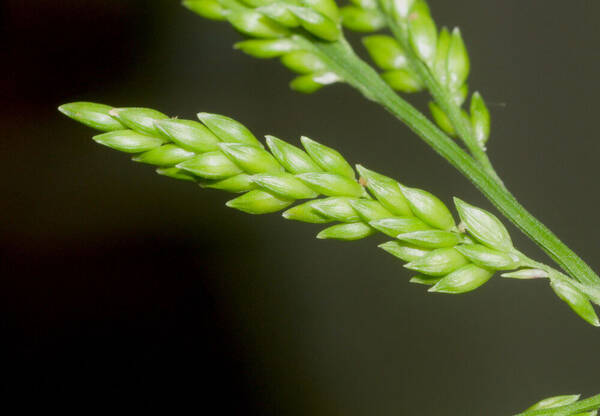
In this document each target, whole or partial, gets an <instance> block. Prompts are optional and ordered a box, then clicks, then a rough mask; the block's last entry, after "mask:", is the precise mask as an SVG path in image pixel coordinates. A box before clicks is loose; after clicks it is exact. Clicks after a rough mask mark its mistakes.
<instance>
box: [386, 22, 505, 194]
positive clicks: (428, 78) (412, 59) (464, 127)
mask: <svg viewBox="0 0 600 416" xmlns="http://www.w3.org/2000/svg"><path fill="white" fill-rule="evenodd" d="M384 14H385V16H386V21H387V24H388V27H389V28H390V30H391V32H392V34H393V35H394V37H395V38H396V39H397V40H398V42H400V44H401V45H402V47H403V49H404V52H405V53H406V57H407V59H408V61H409V63H410V65H411V68H412V69H413V70H414V71H415V72H416V73H417V75H419V78H420V79H421V81H422V82H423V83H424V84H425V86H426V87H427V89H428V90H429V92H430V93H431V95H432V96H433V99H434V100H435V101H436V102H437V104H438V105H439V106H440V108H441V109H442V110H443V111H444V113H446V115H447V116H448V118H449V119H450V122H451V123H452V125H453V126H454V128H455V129H456V133H457V134H458V137H460V138H461V139H462V141H463V142H464V144H465V146H467V149H469V152H470V153H471V155H472V156H473V158H475V160H476V161H477V162H479V164H481V166H482V167H483V168H484V169H485V170H486V171H488V173H489V174H490V175H491V176H493V177H494V178H495V179H496V180H497V181H499V182H500V183H501V184H502V180H501V179H500V177H499V176H498V174H497V173H496V170H495V169H494V167H493V165H492V162H491V161H490V159H489V157H488V155H487V153H486V152H485V151H484V150H483V149H482V148H481V146H480V145H479V143H477V140H476V139H475V135H474V132H473V128H472V127H471V125H470V124H469V122H468V120H466V119H465V117H463V115H462V113H461V109H460V107H459V106H457V105H456V104H455V103H454V101H453V100H452V97H450V96H449V94H448V92H447V91H446V90H445V89H444V88H442V86H441V85H440V83H439V82H438V81H437V79H435V77H434V76H433V74H432V73H431V71H430V70H429V68H427V66H426V65H425V64H424V63H423V62H422V61H421V60H420V59H419V58H418V57H417V55H416V54H415V52H414V51H413V48H412V47H411V46H410V44H409V41H408V37H407V34H406V30H405V29H404V28H402V27H401V26H400V25H398V23H396V21H395V20H394V18H393V17H392V16H390V15H389V13H384Z"/></svg>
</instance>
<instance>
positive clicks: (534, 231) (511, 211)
mask: <svg viewBox="0 0 600 416" xmlns="http://www.w3.org/2000/svg"><path fill="white" fill-rule="evenodd" d="M300 38H301V37H299V40H302V39H303V40H304V42H305V46H306V47H307V48H311V49H312V50H313V51H314V52H315V53H318V54H319V55H320V57H321V58H322V59H323V60H324V61H326V63H327V64H328V65H329V66H330V67H331V68H332V69H333V70H334V71H335V72H337V73H338V74H339V75H340V76H341V77H342V78H343V79H344V80H345V81H346V82H348V83H349V84H350V85H352V86H353V87H355V88H357V89H358V90H359V91H361V92H362V93H363V95H364V96H365V97H367V98H369V99H370V100H373V101H375V102H377V103H379V104H380V105H382V106H383V107H384V108H385V109H387V110H388V111H389V112H390V113H392V114H393V115H394V116H395V117H397V118H398V119H399V120H401V121H402V122H404V123H405V124H406V125H407V126H408V127H409V128H410V129H411V130H412V131H414V132H415V133H416V134H417V135H418V136H419V137H420V138H421V139H423V140H424V141H425V142H426V143H427V144H428V145H429V146H431V147H432V148H433V149H434V150H435V151H436V152H437V153H439V154H440V155H441V156H442V157H443V158H445V159H446V160H447V161H448V162H450V163H451V164H452V165H453V166H454V167H455V168H456V169H458V170H459V171H460V172H461V173H462V174H463V175H464V176H466V177H467V178H468V179H469V180H470V181H471V182H472V183H473V184H474V185H475V186H476V187H477V188H478V189H479V190H480V191H481V192H482V193H483V194H484V195H485V196H486V197H487V198H488V199H489V200H490V201H491V202H492V203H493V204H494V205H495V206H496V207H497V208H498V210H500V212H502V213H503V214H504V215H505V216H506V217H507V218H508V219H510V220H511V221H512V222H513V223H514V224H515V225H516V226H517V227H519V228H520V229H521V230H522V231H523V232H524V233H525V234H526V235H527V236H528V237H529V238H531V239H532V240H534V241H535V242H536V243H537V244H538V245H539V246H540V247H541V248H542V249H544V251H545V252H546V253H547V254H548V255H549V256H550V257H551V258H552V259H553V260H555V261H556V262H557V263H558V264H559V265H560V266H561V267H562V268H563V269H564V270H565V271H567V272H568V273H570V274H571V275H572V276H573V277H575V278H577V279H578V280H579V281H580V282H581V283H583V284H585V285H588V286H591V287H594V288H595V289H596V290H598V288H600V277H598V276H597V275H596V273H594V271H593V270H592V269H591V268H590V267H589V266H588V265H587V264H586V263H585V262H584V261H583V260H582V259H581V258H580V257H579V256H577V254H575V253H574V252H573V251H572V250H571V249H570V248H569V247H567V246H566V245H565V244H564V243H563V242H562V241H560V240H559V239H558V237H556V235H554V233H552V231H550V230H549V229H548V228H547V227H546V226H545V225H543V224H542V223H541V222H540V221H538V220H537V219H536V218H535V217H533V216H532V215H531V214H530V213H529V212H527V210H525V208H524V207H523V206H521V204H519V202H518V201H517V200H516V199H515V197H514V196H513V195H512V194H511V193H510V192H509V191H508V190H507V189H506V188H505V187H504V186H503V185H502V184H501V183H500V182H498V181H497V180H496V179H495V178H494V177H493V175H491V174H490V173H489V172H488V171H486V170H484V169H483V168H482V167H481V165H480V164H479V163H478V162H476V161H475V160H474V159H473V158H472V157H471V156H469V155H468V154H467V153H466V152H465V151H464V150H462V149H461V148H460V147H459V146H458V145H457V144H456V143H455V142H454V141H453V140H452V139H451V138H450V137H448V136H447V135H446V134H444V133H443V132H442V131H441V130H440V129H439V128H437V127H436V126H435V125H434V124H433V123H432V122H431V121H429V119H428V118H427V117H425V116H424V115H423V114H422V113H420V112H419V111H418V110H417V109H416V108H414V107H413V106H412V105H410V104H409V103H408V102H406V101H405V100H403V99H402V98H401V97H400V96H398V94H396V93H395V92H394V91H393V90H392V89H391V88H390V87H389V86H388V85H387V84H386V83H385V81H383V79H382V78H381V77H380V76H379V74H377V72H375V71H374V70H373V69H372V68H371V67H370V66H369V65H368V64H367V63H365V62H364V61H363V60H361V59H360V58H359V57H358V56H357V55H356V54H355V53H354V51H353V50H352V48H351V47H350V45H349V44H348V43H347V42H346V41H345V40H344V39H342V40H341V41H339V42H333V43H328V42H318V41H315V40H314V39H307V38H302V39H300Z"/></svg>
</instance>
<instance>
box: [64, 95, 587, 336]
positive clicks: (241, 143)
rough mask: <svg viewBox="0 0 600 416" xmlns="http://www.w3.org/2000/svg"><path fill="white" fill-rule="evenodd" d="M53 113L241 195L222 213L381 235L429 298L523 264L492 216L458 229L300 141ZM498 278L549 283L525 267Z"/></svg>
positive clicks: (215, 127) (194, 125) (204, 124)
mask: <svg viewBox="0 0 600 416" xmlns="http://www.w3.org/2000/svg"><path fill="white" fill-rule="evenodd" d="M60 110H61V111H62V112H63V113H64V114H66V115H67V116H69V117H71V118H73V119H75V120H77V121H80V122H82V123H84V124H86V125H88V126H90V127H93V128H95V129H98V130H101V131H103V132H104V133H102V134H99V135H97V136H95V137H94V140H95V141H96V142H98V143H100V144H102V145H105V146H108V147H111V148H113V149H115V150H119V151H122V152H126V153H131V154H134V157H133V160H134V161H136V162H141V163H145V164H149V165H153V166H156V167H157V172H158V173H159V174H161V175H166V176H169V177H172V178H176V179H181V180H187V181H193V182H197V183H198V184H200V186H202V187H204V188H213V189H220V190H223V191H228V192H232V193H239V194H241V195H239V196H237V197H236V198H234V199H232V200H230V201H228V202H227V204H226V205H227V206H228V207H231V208H235V209H238V210H240V211H243V212H246V213H249V214H266V213H273V212H278V211H284V210H285V211H284V212H283V216H284V217H285V218H287V219H290V220H296V221H302V222H308V223H316V224H330V225H329V226H328V227H327V228H325V229H324V230H323V231H321V232H320V233H319V234H318V236H317V237H318V238H321V239H338V240H346V241H352V240H358V239H362V238H366V237H369V236H371V235H373V234H376V233H382V234H384V235H386V236H389V237H391V238H392V240H390V241H388V242H386V243H383V244H381V245H380V247H381V248H382V249H384V250H385V251H387V252H388V253H391V254H392V255H394V256H396V257H398V258H400V259H402V260H403V261H405V262H407V263H406V265H405V267H406V268H408V269H410V270H412V271H414V272H415V273H417V275H416V276H414V277H413V278H412V279H411V282H413V283H420V284H425V285H429V286H431V288H430V291H432V292H441V293H465V292H469V291H472V290H474V289H476V288H478V287H480V286H481V285H483V284H484V283H485V282H487V281H488V280H489V279H490V278H491V277H492V275H493V274H494V272H495V271H498V270H500V271H511V270H516V269H520V268H522V267H523V266H525V265H527V263H526V262H525V263H524V262H523V259H524V257H523V256H522V255H521V254H520V253H519V252H518V251H517V250H515V248H514V247H513V244H512V241H511V238H510V236H509V234H508V232H507V230H506V228H505V227H504V226H503V225H502V223H501V222H500V221H499V220H498V219H497V218H496V217H495V216H494V215H492V214H491V213H489V212H487V211H485V210H483V209H480V208H477V207H474V206H472V205H470V204H467V203H466V202H464V201H461V200H459V199H455V201H454V202H455V205H456V208H457V210H458V213H459V216H460V218H461V223H460V224H458V225H457V224H456V222H455V220H454V217H453V216H452V213H451V212H450V210H449V209H448V208H447V207H446V205H445V204H444V203H443V202H442V201H441V200H439V199H438V198H437V197H435V196H434V195H432V194H430V193H429V192H427V191H424V190H421V189H416V188H410V187H408V186H405V185H403V184H400V183H398V182H397V181H395V180H393V179H391V178H389V177H387V176H384V175H381V174H379V173H376V172H374V171H372V170H369V169H367V168H365V167H363V166H360V165H358V166H357V167H356V171H355V170H354V169H353V168H352V166H351V165H350V164H349V163H348V162H347V161H346V159H345V158H344V157H343V156H342V155H341V154H340V153H339V152H338V151H336V150H334V149H332V148H329V147H327V146H325V145H323V144H321V143H318V142H316V141H314V140H311V139H309V138H307V137H302V138H301V143H302V146H303V149H301V148H299V147H296V146H294V145H291V144H289V143H287V142H285V141H283V140H280V139H278V138H276V137H274V136H267V137H266V144H267V148H265V147H264V146H263V145H262V144H261V143H260V141H258V140H257V138H256V137H255V136H254V135H253V134H252V133H251V132H250V131H249V130H248V129H247V128H246V127H245V126H244V125H242V124H241V123H239V122H237V121H235V120H233V119H231V118H229V117H226V116H223V115H217V114H210V113H200V114H198V118H199V119H200V121H201V122H198V121H192V120H180V119H173V118H169V117H168V116H166V115H165V114H163V113H161V112H158V111H156V110H152V109H147V108H113V107H110V106H105V105H101V104H94V103H85V102H79V103H71V104H66V105H64V106H61V107H60ZM357 173H358V174H357ZM298 201H301V203H300V204H297V205H295V206H293V207H292V205H293V204H294V203H296V202H298ZM331 224H333V225H331ZM505 276H506V277H512V278H521V279H523V278H535V277H550V276H548V274H547V273H545V272H544V271H542V270H536V269H530V268H525V269H521V270H518V271H516V272H512V273H508V274H505ZM551 283H552V288H553V289H554V291H555V292H556V293H557V294H558V295H559V297H560V298H561V299H563V300H564V301H565V302H567V303H568V304H569V305H570V306H571V307H572V308H573V309H574V310H575V311H576V312H577V313H578V314H579V315H580V316H582V317H583V318H584V319H586V320H587V321H588V322H590V323H593V324H595V325H598V324H599V323H598V318H597V317H596V315H595V312H594V309H593V307H592V306H591V304H590V302H589V300H588V299H587V297H586V296H585V295H584V294H583V293H581V292H580V291H579V290H578V289H577V288H576V287H575V286H573V285H572V284H570V283H569V282H566V281H564V280H554V279H551Z"/></svg>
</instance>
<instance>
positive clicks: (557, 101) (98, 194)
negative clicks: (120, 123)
mask: <svg viewBox="0 0 600 416" xmlns="http://www.w3.org/2000/svg"><path fill="white" fill-rule="evenodd" d="M430 3H431V6H432V8H433V11H434V15H435V18H436V20H437V22H438V23H440V24H448V25H459V26H460V27H461V28H462V30H463V33H464V36H465V38H466V40H467V45H468V47H469V51H470V54H471V59H472V68H473V71H472V76H471V87H472V90H475V89H479V90H481V91H483V94H484V97H485V98H486V99H487V101H488V102H489V103H490V107H491V110H492V112H493V135H492V139H491V142H490V145H489V152H490V154H491V155H492V159H493V160H494V161H495V164H496V166H497V168H498V170H499V172H500V174H501V175H502V176H503V177H504V178H505V181H506V183H507V184H508V186H509V187H510V188H511V189H512V190H513V191H514V193H515V194H516V195H517V197H518V198H519V199H520V200H521V201H522V202H523V203H524V205H525V206H527V207H528V208H529V209H530V210H531V211H532V212H533V213H534V214H535V215H537V216H538V217H539V218H540V219H541V220H543V221H544V222H545V223H546V224H547V225H548V226H549V227H550V228H551V229H553V230H554V231H555V232H556V233H557V234H558V235H559V236H560V237H561V238H563V239H564V240H565V241H566V242H567V243H568V244H569V245H570V246H571V247H572V248H573V249H574V250H575V251H576V252H578V253H579V254H580V255H582V256H583V258H584V259H586V260H587V261H589V263H590V264H591V266H592V267H594V268H595V269H596V270H599V269H600V259H599V258H598V256H597V250H598V231H597V230H598V229H599V228H600V218H599V215H598V205H599V203H600V195H599V193H598V186H597V179H598V173H597V172H598V164H597V154H598V151H599V150H600V145H599V144H598V139H597V137H596V133H595V132H596V129H597V123H598V111H599V110H598V102H597V96H598V92H600V81H599V80H598V76H597V74H598V73H600V59H599V58H600V56H599V52H598V51H599V49H598V40H599V32H598V25H597V16H598V15H599V14H600V2H593V1H576V2H565V1H558V0H556V1H549V0H544V1H542V0H536V1H533V0H532V1H527V2H524V1H520V0H506V1H502V2H489V1H485V2H483V1H476V0H454V1H452V2H449V1H441V0H431V2H430ZM0 8H1V10H2V13H1V17H0V18H1V25H0V32H1V33H0V34H1V36H0V45H2V48H1V50H2V65H1V66H0V100H1V108H2V111H1V112H0V126H1V128H2V133H1V137H2V139H1V141H0V148H1V151H0V157H1V166H2V172H3V174H2V175H1V176H0V190H1V192H2V198H1V199H0V207H1V213H2V218H3V220H2V221H1V222H0V227H1V228H0V257H1V258H0V274H1V276H2V277H1V279H0V326H1V328H0V329H1V332H2V341H1V342H0V353H1V357H2V358H1V364H0V368H1V370H0V380H1V382H0V390H1V391H2V394H3V395H4V396H5V397H13V398H14V397H27V398H29V399H30V400H38V401H41V400H43V398H52V399H53V400H57V401H61V402H62V401H67V400H74V398H85V399H86V400H88V403H101V402H104V403H111V402H114V401H115V400H116V398H118V397H127V398H128V399H129V400H131V401H132V402H135V403H137V404H140V405H148V404H152V405H153V404H155V403H156V402H159V401H163V402H170V403H173V404H177V405H188V406H190V407H191V408H192V409H198V410H200V411H206V410H207V409H209V408H211V407H213V406H216V407H218V408H219V409H220V410H219V414H248V415H282V414H285V415H309V414H310V415H344V416H352V415H405V414H406V415H409V414H420V415H421V414H422V415H431V414H444V415H492V416H495V415H498V416H502V415H508V414H511V413H514V412H516V411H517V410H519V409H521V408H524V407H527V406H528V405H529V404H530V403H532V402H534V401H536V400H538V399H540V398H542V397H545V396H550V395H555V394H566V393H572V392H578V393H583V394H585V395H589V394H593V393H597V392H598V391H599V390H600V382H599V379H598V370H599V369H600V365H598V358H599V355H598V351H600V332H599V330H598V329H594V328H592V327H591V326H588V325H587V324H585V323H584V322H583V321H582V320H580V319H578V318H577V317H576V316H575V315H574V314H573V313H571V312H570V310H569V309H568V308H567V306H566V305H565V304H563V303H562V302H560V301H559V300H558V299H557V298H556V297H555V296H554V295H553V294H552V292H551V291H550V289H549V288H548V287H547V284H546V283H545V282H544V281H539V282H537V281H536V282H515V281H507V280H502V279H493V280H492V281H490V282H489V283H488V284H487V285H485V286H484V287H483V288H481V289H480V290H478V291H476V292H474V293H472V294H468V295H463V296H456V297H453V296H442V295H429V294H427V293H426V291H425V290H424V288H423V287H419V286H415V285H409V284H408V283H407V280H408V278H409V277H410V274H409V273H407V271H405V270H404V269H403V268H402V267H401V263H400V262H399V261H396V260H395V259H394V258H392V257H391V256H389V255H386V254H385V253H383V252H381V251H380V250H378V249H377V248H376V245H375V243H376V241H379V238H375V239H369V240H365V241H361V242H357V243H352V244H350V243H340V242H333V241H316V240H315V239H314V235H315V234H316V232H317V231H318V227H315V226H310V225H305V224H300V223H292V222H286V221H284V220H282V219H281V218H280V216H278V215H269V216H263V217H251V216H248V215H245V214H242V213H240V212H236V211H233V210H229V209H226V208H225V207H224V206H223V204H224V202H225V201H226V200H227V198H228V195H225V194H223V193H219V192H217V191H201V190H200V189H198V188H197V187H195V186H194V185H191V184H188V183H180V182H177V181H173V180H169V179H167V178H163V177H159V176H157V175H155V174H154V173H153V170H152V169H151V168H148V167H145V166H141V165H137V164H135V163H131V162H130V161H129V158H128V157H127V156H125V155H123V154H118V153H117V152H114V151H110V150H108V149H106V148H102V147H100V146H97V145H96V144H94V143H93V142H92V140H90V137H91V135H92V134H93V132H92V131H91V130H90V129H88V128H86V127H83V126H81V125H78V124H76V123H74V122H72V121H70V120H68V119H66V118H65V117H64V116H62V115H60V114H59V113H58V112H57V111H56V107H57V106H58V105H59V104H61V103H65V102H69V101H76V100H90V101H98V102H103V103H107V104H111V105H114V106H147V107H153V108H157V109H160V110H161V111H163V112H165V113H167V114H170V115H177V116H180V117H185V118H193V117H194V114H196V113H197V112H199V111H209V112H216V113H222V114H227V115H230V116H232V117H234V118H237V119H239V120H240V121H242V122H243V123H245V124H246V125H247V126H249V128H251V129H252V130H253V131H254V132H255V133H256V134H257V135H263V134H268V133H270V134H274V135H277V136H279V137H282V138H285V139H287V140H290V141H292V142H293V141H296V140H297V139H298V137H299V136H300V135H301V134H305V135H308V136H311V137H314V138H316V139H318V140H321V141H323V142H324V143H326V144H328V145H330V146H332V147H334V148H338V149H340V150H341V151H342V152H343V154H344V155H345V156H347V158H348V159H349V160H350V161H351V162H360V163H363V164H365V165H366V166H370V167H373V168H374V169H377V170H378V171H380V172H382V173H385V174H388V175H390V176H393V177H395V178H398V179H399V180H401V181H403V182H404V183H406V184H408V185H412V186H417V187H420V188H423V189H427V190H429V191H431V192H433V193H435V194H436V195H439V196H440V197H442V198H443V199H444V200H445V201H447V202H450V201H451V197H452V196H453V195H458V196H460V197H461V198H463V199H466V200H467V201H470V202H472V203H475V204H478V205H480V206H483V207H486V208H490V204H489V203H488V202H487V201H486V200H484V198H483V197H482V196H481V195H480V194H479V193H478V192H477V191H476V190H475V189H474V188H473V186H472V185H471V184H470V183H469V182H468V181H467V180H465V179H464V178H463V177H461V176H460V175H459V174H458V173H457V172H456V171H455V170H454V169H452V168H451V167H450V166H449V165H448V164H447V163H446V162H444V161H443V160H442V159H441V158H440V157H438V156H437V155H435V154H434V153H433V152H432V151H431V150H430V149H429V148H428V147H427V146H426V145H425V144H424V143H422V142H421V141H420V140H418V138H417V137H416V136H414V135H413V134H412V133H410V132H409V131H408V130H407V129H406V128H405V127H404V126H402V125H401V124H399V123H398V122H397V121H396V120H395V119H393V118H392V117H391V116H389V115H388V114H386V113H385V112H384V111H383V110H382V109H380V108H378V107H377V106H376V105H374V104H371V103H369V102H367V101H366V100H364V99H363V98H361V97H360V96H359V95H358V94H357V93H356V92H355V91H353V90H351V89H350V88H348V87H345V86H334V87H330V88H326V89H325V90H323V91H321V92H319V93H317V94H316V95H313V96H304V95H300V94H297V93H294V92H291V91H290V90H289V89H288V88H287V82H288V81H289V80H290V79H291V77H292V76H291V74H290V73H289V72H288V71H287V70H285V69H284V68H282V67H281V66H280V65H279V64H278V63H277V62H269V61H258V60H255V59H252V58H249V57H247V56H244V55H242V54H241V53H238V52H234V51H232V47H231V45H232V43H233V42H235V41H236V40H238V39H240V36H239V35H238V34H237V33H235V32H234V31H233V30H232V29H231V28H230V27H229V26H228V25H227V24H221V23H216V22H210V21H206V20H203V19H201V18H199V17H197V16H195V15H193V14H191V13H190V12H188V11H187V10H185V9H183V8H182V7H180V5H179V3H178V2H177V1H168V0H161V1H158V0H155V1H152V2H149V1H141V0H140V1H134V0H130V1H125V0H86V1H85V2H83V1H80V0H62V1H53V2H49V1H48V2H47V1H27V0H25V1H23V0H8V1H7V0H5V1H3V2H2V5H1V6H0ZM414 101H415V102H416V103H417V105H418V106H419V107H421V108H424V106H425V104H426V101H427V100H426V97H424V96H418V97H415V98H414ZM511 231H512V234H513V236H514V239H515V241H516V244H517V246H518V247H520V248H522V249H523V250H524V251H525V252H527V253H531V254H532V255H533V256H537V257H538V258H540V259H545V257H544V255H543V254H542V253H540V251H539V250H538V249H537V248H536V247H535V246H534V245H533V244H532V243H531V242H529V241H528V240H527V239H526V238H524V237H523V236H522V235H521V234H520V233H519V232H518V231H517V230H515V229H514V228H511Z"/></svg>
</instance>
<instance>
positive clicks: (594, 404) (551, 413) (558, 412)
mask: <svg viewBox="0 0 600 416" xmlns="http://www.w3.org/2000/svg"><path fill="white" fill-rule="evenodd" d="M599 408H600V394H598V395H596V396H592V397H590V398H588V399H585V400H580V401H578V402H576V403H573V404H570V405H567V406H560V407H553V408H550V409H542V410H532V411H529V412H523V413H519V414H517V415H515V416H571V415H576V414H577V413H583V412H591V411H592V410H597V409H599Z"/></svg>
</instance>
